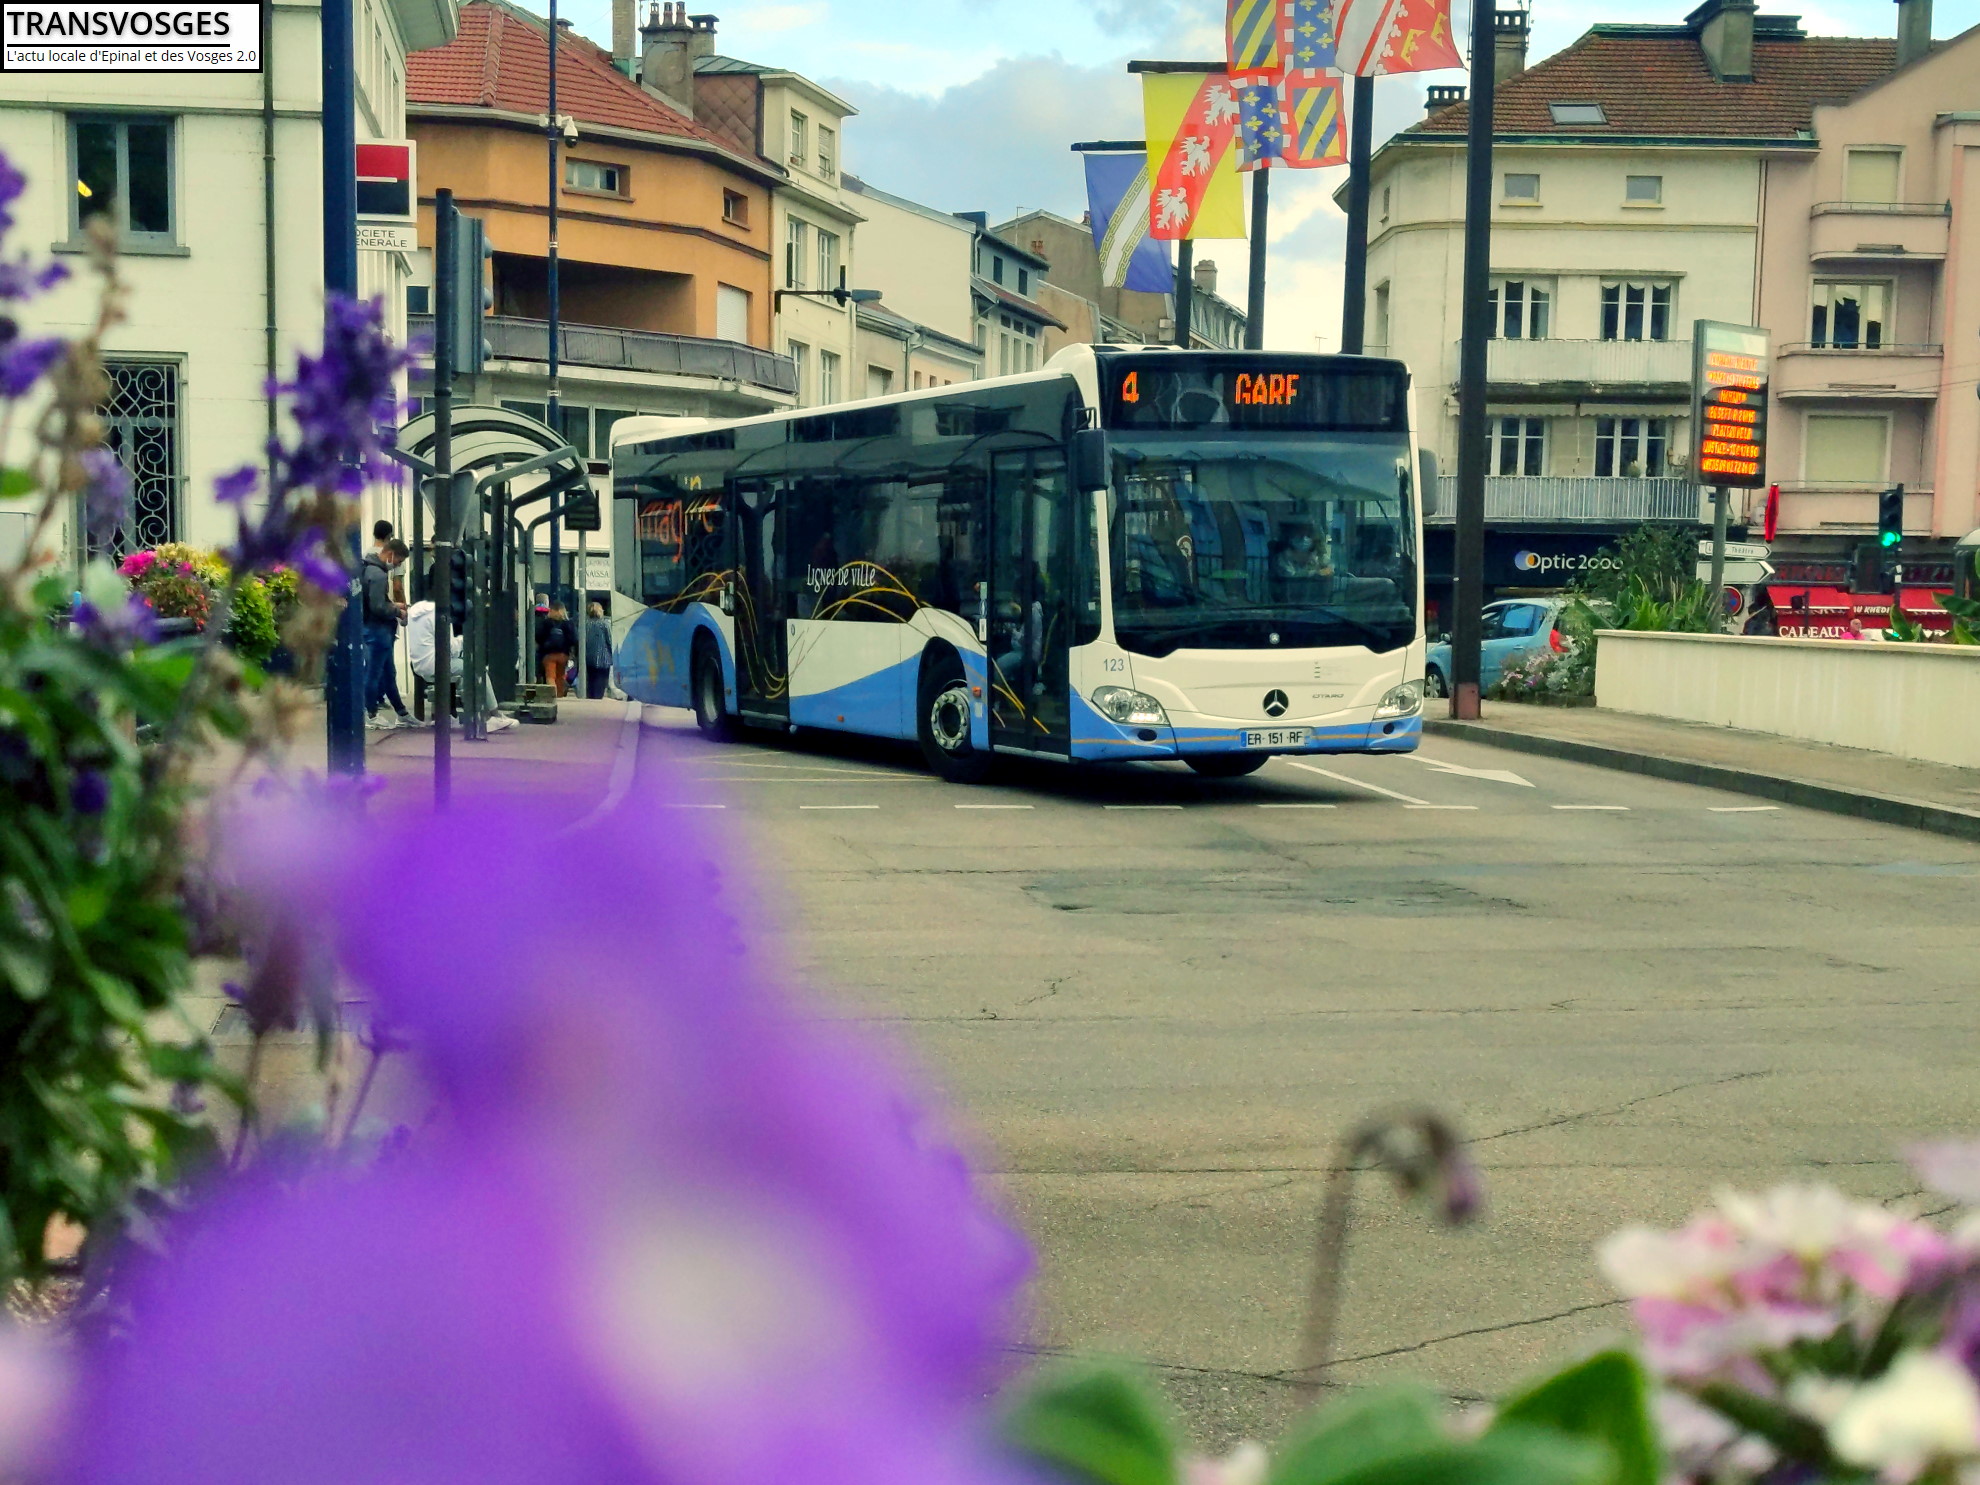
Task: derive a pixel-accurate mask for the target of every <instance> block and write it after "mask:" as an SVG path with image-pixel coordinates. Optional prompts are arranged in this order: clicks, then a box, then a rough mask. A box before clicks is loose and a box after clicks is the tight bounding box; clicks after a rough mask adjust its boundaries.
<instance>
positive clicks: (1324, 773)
mask: <svg viewBox="0 0 1980 1485" xmlns="http://www.w3.org/2000/svg"><path fill="white" fill-rule="evenodd" d="M1285 761H1286V762H1288V763H1290V764H1291V765H1292V766H1293V767H1294V768H1303V769H1305V770H1306V771H1307V772H1308V773H1317V774H1319V775H1321V777H1323V778H1329V779H1333V780H1334V781H1335V782H1336V783H1341V784H1352V785H1354V787H1355V788H1357V789H1366V790H1368V792H1369V793H1371V794H1383V795H1386V796H1388V797H1389V798H1390V799H1400V800H1401V801H1402V802H1403V803H1404V804H1413V805H1417V806H1419V807H1420V808H1424V809H1438V808H1441V806H1438V805H1434V804H1431V803H1430V801H1429V800H1427V799H1418V798H1417V797H1416V796H1415V795H1414V794H1398V793H1397V792H1396V791H1395V790H1394V789H1384V788H1383V787H1382V786H1381V785H1380V784H1364V783H1363V782H1362V781H1361V780H1360V779H1357V778H1350V777H1349V776H1348V775H1347V774H1344V773H1335V772H1334V771H1333V770H1332V769H1331V768H1316V767H1315V766H1314V765H1313V764H1311V763H1301V762H1300V761H1299V760H1298V759H1297V758H1288V759H1286V760H1285ZM1450 808H1452V809H1476V808H1477V806H1476V805H1469V804H1467V805H1452V806H1450Z"/></svg>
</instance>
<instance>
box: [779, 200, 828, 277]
mask: <svg viewBox="0 0 1980 1485" xmlns="http://www.w3.org/2000/svg"><path fill="white" fill-rule="evenodd" d="M805 230H806V229H805V224H804V223H803V222H801V221H799V220H798V219H797V218H796V217H792V218H791V219H790V220H789V221H787V222H786V223H785V224H784V287H785V288H787V289H802V288H804V287H806V285H805V282H804V275H805V271H806V269H805V261H804V249H805ZM820 287H826V286H824V285H821V286H820Z"/></svg>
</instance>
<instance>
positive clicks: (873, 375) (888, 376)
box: [866, 366, 894, 397]
mask: <svg viewBox="0 0 1980 1485" xmlns="http://www.w3.org/2000/svg"><path fill="white" fill-rule="evenodd" d="M893 390H894V373H893V372H891V371H889V370H888V369H887V368H886V367H884V366H869V367H867V368H866V395H867V396H869V397H885V396H886V395H887V394H888V393H889V392H891V391H893Z"/></svg>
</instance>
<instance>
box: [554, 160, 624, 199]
mask: <svg viewBox="0 0 1980 1485" xmlns="http://www.w3.org/2000/svg"><path fill="white" fill-rule="evenodd" d="M564 185H565V186H566V187H567V188H568V189H570V190H573V191H598V192H602V193H603V194H605V195H608V196H623V195H625V193H626V171H625V167H624V166H623V165H605V164H602V163H600V162H599V161H597V160H566V161H565V162H564Z"/></svg>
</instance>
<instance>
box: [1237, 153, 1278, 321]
mask: <svg viewBox="0 0 1980 1485" xmlns="http://www.w3.org/2000/svg"><path fill="white" fill-rule="evenodd" d="M1271 215H1272V172H1271V171H1270V170H1267V169H1265V168H1263V167H1262V166H1261V167H1260V168H1259V169H1257V170H1254V171H1252V172H1251V285H1250V289H1251V292H1250V294H1249V296H1248V299H1247V302H1246V304H1245V318H1244V348H1245V349H1246V350H1248V351H1262V350H1264V349H1265V228H1266V225H1267V223H1268V222H1269V221H1270V219H1271Z"/></svg>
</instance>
